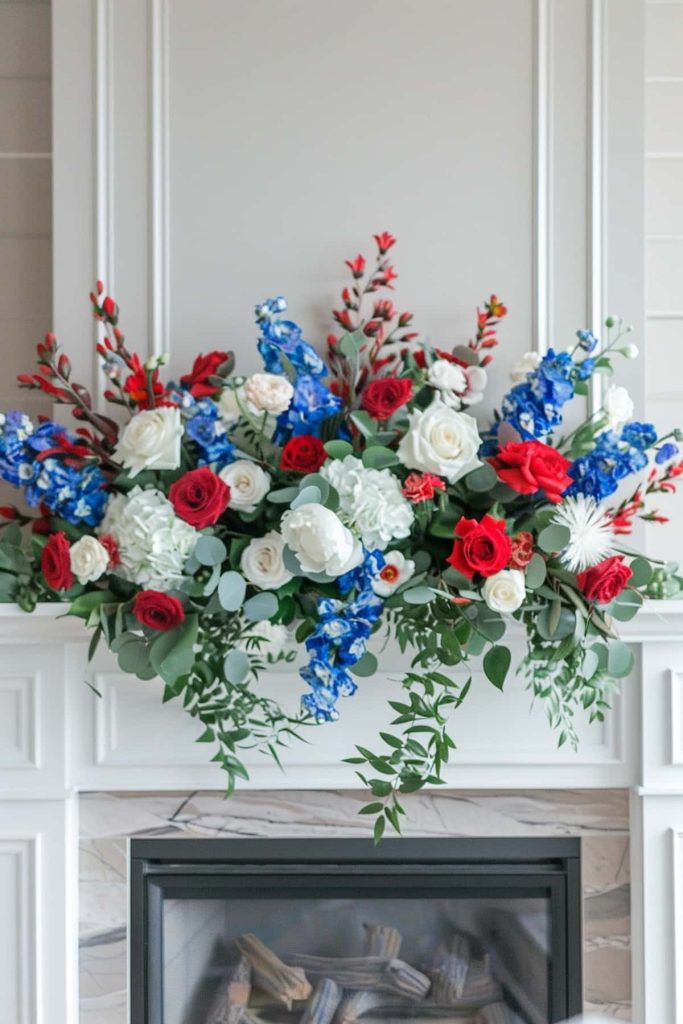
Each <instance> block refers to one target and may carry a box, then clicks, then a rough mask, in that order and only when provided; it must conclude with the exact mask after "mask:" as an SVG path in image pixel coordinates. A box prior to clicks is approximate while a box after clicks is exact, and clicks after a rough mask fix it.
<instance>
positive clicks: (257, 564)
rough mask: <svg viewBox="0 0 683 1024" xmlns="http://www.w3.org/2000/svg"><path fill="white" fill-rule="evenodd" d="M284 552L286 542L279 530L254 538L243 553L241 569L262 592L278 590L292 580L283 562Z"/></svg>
mask: <svg viewBox="0 0 683 1024" xmlns="http://www.w3.org/2000/svg"><path fill="white" fill-rule="evenodd" d="M284 550H285V542H284V540H283V539H282V537H281V535H280V534H279V533H278V532H277V530H270V532H269V533H266V534H265V536H263V537H254V539H253V540H251V541H249V543H248V545H247V546H246V548H245V549H244V551H243V552H242V559H241V562H240V567H241V569H242V572H243V574H244V575H245V576H246V578H247V579H248V580H249V582H250V583H253V584H254V586H255V587H260V588H261V589H262V590H277V588H278V587H282V586H284V584H285V583H289V581H290V580H291V579H292V573H291V572H290V571H289V569H287V568H286V567H285V563H284V561H283V554H284Z"/></svg>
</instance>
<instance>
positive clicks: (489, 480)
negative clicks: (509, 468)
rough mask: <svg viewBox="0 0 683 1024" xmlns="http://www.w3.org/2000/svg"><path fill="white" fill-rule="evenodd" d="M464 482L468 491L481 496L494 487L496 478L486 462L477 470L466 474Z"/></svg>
mask: <svg viewBox="0 0 683 1024" xmlns="http://www.w3.org/2000/svg"><path fill="white" fill-rule="evenodd" d="M464 482H465V484H466V486H467V488H468V489H469V490H470V491H474V492H475V494H483V493H485V492H486V491H490V490H492V489H493V488H494V487H495V486H496V484H497V483H498V477H497V476H496V471H495V469H494V468H493V466H489V464H488V462H485V463H484V465H483V466H480V467H479V469H475V470H473V472H472V473H468V474H467V476H466V477H465V478H464Z"/></svg>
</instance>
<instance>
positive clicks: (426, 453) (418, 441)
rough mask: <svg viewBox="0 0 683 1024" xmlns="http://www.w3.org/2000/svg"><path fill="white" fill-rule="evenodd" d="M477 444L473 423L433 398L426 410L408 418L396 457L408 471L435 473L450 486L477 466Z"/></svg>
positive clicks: (438, 399) (478, 461)
mask: <svg viewBox="0 0 683 1024" xmlns="http://www.w3.org/2000/svg"><path fill="white" fill-rule="evenodd" d="M480 444H481V438H480V437H479V432H478V430H477V422H476V420H475V419H474V418H473V417H472V416H468V415H467V413H464V412H457V411H456V410H455V409H451V408H449V407H448V406H447V405H445V404H444V402H442V401H441V399H440V398H438V397H437V398H435V399H434V401H433V402H432V404H431V405H430V406H428V408H427V409H416V410H414V411H413V412H412V413H411V414H410V422H409V427H408V430H407V432H406V434H405V435H404V436H403V438H402V439H401V443H400V444H399V446H398V457H399V459H400V460H401V462H402V463H403V465H404V466H407V467H408V469H419V470H422V472H425V473H436V474H437V475H438V476H444V477H446V479H447V480H448V482H449V483H451V484H453V483H455V482H456V480H460V478H461V477H463V476H465V475H466V474H467V473H471V472H472V470H473V469H478V467H479V466H481V462H480V460H479V458H478V452H479V446H480Z"/></svg>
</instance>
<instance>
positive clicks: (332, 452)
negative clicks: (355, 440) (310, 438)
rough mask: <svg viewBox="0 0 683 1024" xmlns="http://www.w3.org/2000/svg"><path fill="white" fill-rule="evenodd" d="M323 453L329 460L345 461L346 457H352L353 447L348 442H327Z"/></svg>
mask: <svg viewBox="0 0 683 1024" xmlns="http://www.w3.org/2000/svg"><path fill="white" fill-rule="evenodd" d="M325 451H326V452H327V454H328V455H329V456H330V458H331V459H345V458H346V456H347V455H353V445H352V444H350V443H349V442H348V441H327V442H326V443H325Z"/></svg>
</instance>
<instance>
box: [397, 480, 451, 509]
mask: <svg viewBox="0 0 683 1024" xmlns="http://www.w3.org/2000/svg"><path fill="white" fill-rule="evenodd" d="M445 490H446V484H445V483H444V481H443V480H442V479H441V477H440V476H437V475H436V474H435V473H409V474H408V476H407V477H406V479H405V483H404V484H403V492H402V493H403V497H404V498H407V499H408V501H412V502H415V503H416V502H418V501H427V500H428V499H429V498H433V497H434V492H435V491H445Z"/></svg>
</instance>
